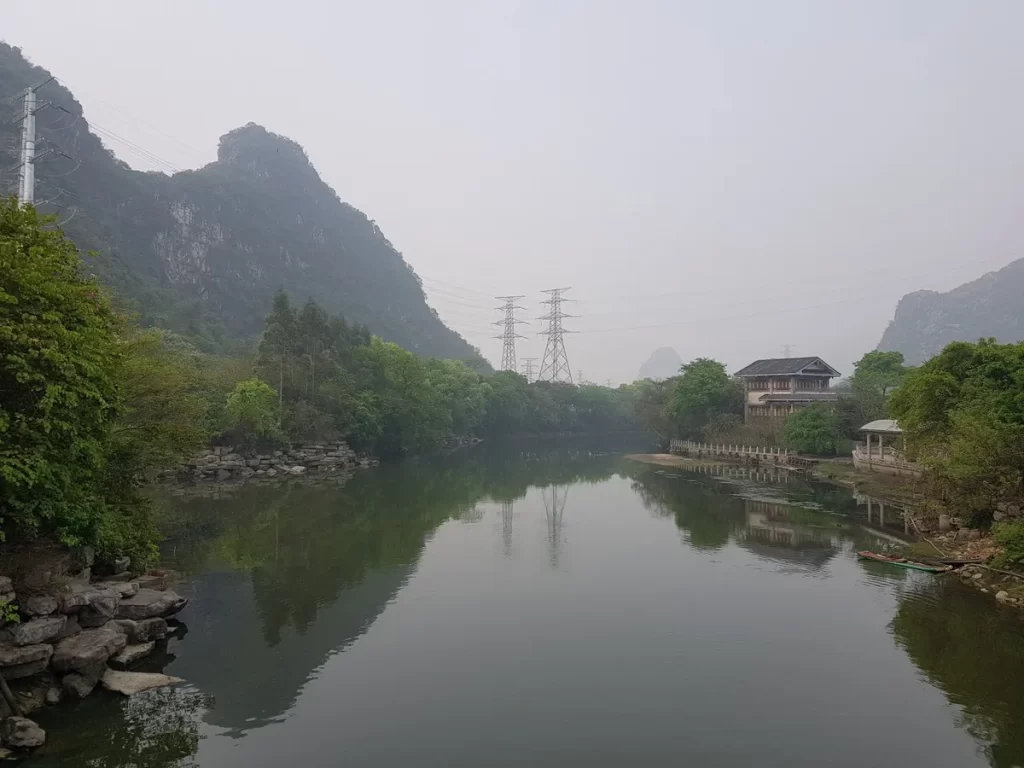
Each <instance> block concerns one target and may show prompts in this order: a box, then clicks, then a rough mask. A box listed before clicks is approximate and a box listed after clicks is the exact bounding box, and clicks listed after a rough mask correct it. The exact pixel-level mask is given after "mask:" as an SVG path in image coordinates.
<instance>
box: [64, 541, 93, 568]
mask: <svg viewBox="0 0 1024 768" xmlns="http://www.w3.org/2000/svg"><path fill="white" fill-rule="evenodd" d="M95 562H96V550H94V549H93V548H92V547H90V546H84V547H76V548H75V549H73V550H72V551H71V560H70V563H69V565H68V567H69V569H70V571H71V573H78V572H79V571H84V570H85V569H86V568H92V566H93V563H95Z"/></svg>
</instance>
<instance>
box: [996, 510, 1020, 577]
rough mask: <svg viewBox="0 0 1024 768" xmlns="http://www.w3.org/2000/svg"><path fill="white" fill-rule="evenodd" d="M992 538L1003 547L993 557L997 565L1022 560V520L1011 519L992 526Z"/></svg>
mask: <svg viewBox="0 0 1024 768" xmlns="http://www.w3.org/2000/svg"><path fill="white" fill-rule="evenodd" d="M992 539H993V540H994V541H995V543H996V544H998V545H999V546H1000V547H1002V548H1003V551H1002V552H1001V553H1000V554H999V555H998V556H997V557H996V558H995V560H994V561H993V562H995V563H996V564H997V565H998V566H1007V565H1012V564H1015V563H1020V562H1021V561H1024V520H1011V521H1009V522H1005V523H996V524H995V525H994V526H992Z"/></svg>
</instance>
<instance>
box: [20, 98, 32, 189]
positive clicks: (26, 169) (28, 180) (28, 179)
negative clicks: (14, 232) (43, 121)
mask: <svg viewBox="0 0 1024 768" xmlns="http://www.w3.org/2000/svg"><path fill="white" fill-rule="evenodd" d="M35 162H36V91H35V88H28V89H26V91H25V114H24V115H23V116H22V122H21V169H20V172H19V175H18V180H19V186H18V202H19V203H21V204H22V205H25V204H27V203H34V202H35V201H36V166H35Z"/></svg>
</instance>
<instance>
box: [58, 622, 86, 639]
mask: <svg viewBox="0 0 1024 768" xmlns="http://www.w3.org/2000/svg"><path fill="white" fill-rule="evenodd" d="M81 631H82V625H81V624H79V623H78V617H77V616H68V620H67V623H65V624H64V629H62V630H61V631H60V632H59V633H57V637H56V638H54V640H55V641H57V642H60V641H61V640H63V639H64V638H65V637H71V636H72V635H77V634H78V633H79V632H81Z"/></svg>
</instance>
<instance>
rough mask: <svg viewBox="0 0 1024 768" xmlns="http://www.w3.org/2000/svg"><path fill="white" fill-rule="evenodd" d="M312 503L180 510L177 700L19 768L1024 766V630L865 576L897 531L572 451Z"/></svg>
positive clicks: (63, 732) (953, 593)
mask: <svg viewBox="0 0 1024 768" xmlns="http://www.w3.org/2000/svg"><path fill="white" fill-rule="evenodd" d="M311 480H312V478H311V479H303V480H301V481H293V482H290V483H289V484H287V485H282V486H279V487H276V488H267V487H256V486H244V487H241V488H239V489H236V490H234V491H232V492H225V493H222V494H220V497H219V498H210V497H204V496H195V495H185V496H170V497H167V498H164V499H163V500H162V506H163V507H164V515H165V518H166V525H167V530H168V533H169V536H170V538H169V540H168V541H167V543H166V545H165V548H164V557H165V560H166V561H167V562H168V564H169V565H171V566H173V567H175V568H177V569H180V570H181V571H182V572H183V573H184V574H185V579H184V581H183V583H182V584H181V585H180V591H182V592H183V593H186V594H188V595H189V596H190V597H191V598H192V602H191V604H190V606H189V607H188V608H187V609H186V610H185V611H184V612H183V613H182V614H181V615H180V617H179V618H180V619H181V621H182V623H183V625H184V626H183V627H181V628H179V631H178V633H177V635H176V636H175V638H174V639H172V640H170V641H169V643H168V646H167V648H166V650H165V651H163V652H161V654H160V655H159V656H157V657H154V658H152V659H150V660H149V661H147V666H146V667H143V669H151V670H154V671H155V670H163V671H165V672H167V673H168V674H172V675H177V676H179V677H182V678H184V679H185V680H186V681H187V684H186V685H184V686H180V687H178V688H173V689H166V690H163V691H155V692H150V693H147V694H142V695H140V696H136V697H133V698H132V699H130V700H128V699H121V698H117V697H115V696H113V695H109V694H106V693H105V692H103V693H97V694H94V695H93V696H92V697H90V698H89V699H87V700H86V701H84V702H82V703H80V704H78V705H64V706H61V707H57V708H54V709H52V710H50V711H49V712H47V713H45V714H44V715H42V716H41V723H42V725H43V726H44V727H45V728H47V730H48V732H49V743H48V744H47V746H46V747H45V748H44V749H43V750H41V751H39V752H38V753H36V754H35V755H34V756H32V757H31V758H29V759H28V760H27V761H25V763H24V765H26V766H31V767H32V768H36V767H39V768H42V766H62V767H63V766H76V767H77V766H102V767H103V768H127V767H128V766H139V767H144V768H170V767H171V766H174V767H180V766H199V767H200V768H214V767H216V768H234V767H236V766H237V767H239V768H241V767H242V766H245V768H270V767H271V766H275V767H276V766H284V765H289V766H300V767H302V768H320V767H321V766H323V767H324V768H326V767H327V766H332V767H333V766H341V765H345V766H359V767H360V768H377V767H380V768H397V767H398V766H402V767H403V768H404V767H406V766H438V767H440V766H446V767H450V766H467V767H469V766H473V767H474V768H477V767H480V766H526V765H529V766H541V767H542V768H546V767H548V766H550V767H552V768H554V767H555V766H558V767H559V768H565V767H566V766H581V767H582V766H586V768H601V767H602V766H667V765H687V766H730V767H731V766H752V765H757V766H761V767H762V768H764V767H766V766H787V767H792V766H822V765H829V766H851V767H853V766H856V768H865V766H929V767H930V768H938V767H939V766H951V767H952V766H956V768H965V767H967V766H984V765H991V766H1001V767H1002V766H1006V767H1009V766H1019V765H1024V636H1022V631H1021V626H1022V625H1021V624H1020V623H1019V622H1018V621H1017V619H1016V618H1015V617H1013V616H1011V615H1009V614H1007V613H1005V612H1003V611H1000V610H998V609H996V608H995V607H994V606H993V605H992V604H991V603H990V602H989V601H988V600H986V599H985V597H984V596H981V595H977V594H975V593H973V592H969V591H967V590H964V589H962V588H961V587H960V585H959V584H958V583H957V582H956V580H955V579H942V578H936V577H934V576H931V575H927V574H919V573H912V572H906V571H902V570H899V569H896V568H892V567H891V566H884V565H879V564H875V563H864V562H859V561H858V560H857V559H856V554H855V553H856V550H857V549H859V548H864V547H871V546H878V545H879V543H880V541H881V540H882V539H880V538H879V537H892V536H898V535H899V534H900V533H901V532H902V530H903V524H902V522H901V518H900V516H899V512H898V510H893V509H890V510H889V511H888V513H887V515H886V519H885V521H884V522H883V523H882V524H881V525H880V524H879V520H878V511H877V507H876V511H875V512H874V514H873V516H872V520H871V522H868V519H867V515H866V505H865V504H864V503H863V500H862V503H860V504H858V502H857V500H856V499H854V498H853V497H852V496H851V495H850V494H849V493H848V492H846V491H844V490H841V489H838V488H834V487H830V486H813V485H809V484H806V483H802V482H799V481H796V480H789V481H788V482H786V481H785V477H784V476H778V475H775V474H774V473H771V472H761V473H757V474H756V475H755V476H751V475H750V473H747V472H744V471H741V470H728V471H713V472H709V471H706V470H705V471H702V472H698V471H685V470H677V469H666V468H660V467H656V466H650V465H644V464H639V463H636V462H631V461H628V460H626V459H624V458H622V457H621V456H618V455H611V454H599V453H595V452H594V451H593V450H586V449H583V448H581V447H579V446H577V447H568V446H564V445H557V444H549V445H544V446H541V447H534V448H531V449H529V450H524V449H505V450H500V449H498V448H492V447H487V446H481V447H479V448H475V449H470V450H467V451H463V452H460V453H457V454H454V455H451V456H448V457H441V458H436V459H431V460H419V461H412V462H408V463H405V464H402V465H395V466H381V467H378V468H375V469H371V470H366V471H362V472H360V473H357V474H356V475H355V476H353V477H352V478H351V479H349V480H348V481H347V482H345V483H343V484H342V483H337V482H334V483H324V484H314V483H311V482H310V481H311Z"/></svg>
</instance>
